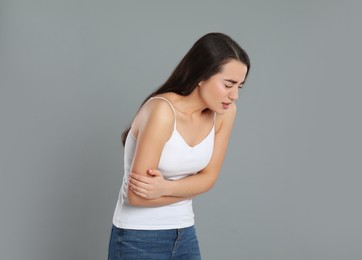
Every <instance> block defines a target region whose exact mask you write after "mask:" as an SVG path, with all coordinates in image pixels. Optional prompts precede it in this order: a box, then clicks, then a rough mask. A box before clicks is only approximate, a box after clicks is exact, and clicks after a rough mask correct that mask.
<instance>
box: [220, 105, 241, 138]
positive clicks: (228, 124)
mask: <svg viewBox="0 0 362 260" xmlns="http://www.w3.org/2000/svg"><path fill="white" fill-rule="evenodd" d="M236 111H237V108H236V105H235V104H232V105H231V106H230V107H229V109H228V110H227V111H226V112H225V113H224V114H217V115H216V123H215V128H216V133H218V132H220V131H223V130H227V131H230V130H231V128H232V126H233V123H234V120H235V115H236Z"/></svg>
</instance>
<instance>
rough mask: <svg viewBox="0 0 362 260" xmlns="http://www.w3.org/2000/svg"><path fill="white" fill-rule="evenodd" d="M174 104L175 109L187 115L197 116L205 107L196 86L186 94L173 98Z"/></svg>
mask: <svg viewBox="0 0 362 260" xmlns="http://www.w3.org/2000/svg"><path fill="white" fill-rule="evenodd" d="M175 106H176V109H177V110H179V111H180V112H181V113H182V114H184V115H185V116H187V117H194V116H199V115H201V114H202V113H203V112H204V111H205V109H207V106H206V104H205V102H204V101H203V99H202V98H201V96H200V93H199V88H198V87H197V88H195V89H194V91H193V92H192V93H191V94H190V95H188V96H178V98H177V99H176V100H175Z"/></svg>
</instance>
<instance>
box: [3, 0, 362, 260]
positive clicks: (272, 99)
mask: <svg viewBox="0 0 362 260" xmlns="http://www.w3.org/2000/svg"><path fill="white" fill-rule="evenodd" d="M361 8H362V3H361V2H360V1H327V0H326V1H322V0H317V1H316V0H314V1H312V0H310V1H286V0H274V1H258V0H256V1H255V0H253V1H252V0H250V1H178V2H176V1H100V0H92V1H84V0H83V1H82V0H62V1H60V0H59V1H54V0H50V1H49V0H43V1H41V0H39V1H36V0H32V1H18V0H7V1H6V0H5V1H4V0H2V1H0V120H1V121H0V122H1V128H0V131H1V134H0V171H1V181H0V203H1V214H0V259H4V260H7V259H14V260H15V259H34V260H40V259H52V260H56V259H59V260H63V259H105V258H106V254H107V245H108V239H109V232H110V228H111V218H112V214H113V210H114V207H115V203H116V199H117V195H118V190H119V187H120V184H121V183H120V181H121V178H122V167H123V161H122V156H123V148H122V146H121V145H120V141H119V139H120V133H121V132H122V130H123V129H124V128H125V127H126V125H127V124H128V123H129V122H130V121H131V119H132V117H133V115H134V112H135V111H136V109H137V108H138V106H139V104H140V102H141V101H142V100H143V98H144V97H145V96H146V95H147V94H148V93H149V92H150V91H152V90H153V89H155V88H156V87H157V86H159V85H160V84H162V82H163V81H164V80H165V79H166V78H167V76H168V75H169V74H170V72H171V71H172V69H173V68H174V66H175V65H176V64H177V63H178V61H179V60H180V59H181V57H182V56H183V55H184V54H185V53H186V51H187V50H188V49H189V48H190V47H191V45H192V44H193V43H194V41H196V39H198V38H199V37H200V36H202V35H203V34H205V33H207V32H211V31H221V32H224V33H227V34H229V35H230V36H232V37H233V38H234V39H235V40H236V41H238V42H239V43H240V45H241V46H243V47H244V48H245V49H246V50H247V51H248V53H249V54H250V56H251V60H252V71H251V74H250V78H249V79H248V82H247V84H246V86H245V90H242V92H241V93H240V98H239V101H238V107H239V108H238V116H237V121H236V123H235V129H234V131H233V135H232V140H231V143H230V146H229V150H228V154H227V158H226V160H225V163H224V166H223V169H222V172H221V175H220V178H219V180H218V182H217V184H216V186H215V187H214V189H213V190H212V191H210V192H209V193H207V194H204V195H202V196H200V197H199V198H197V199H196V200H195V202H194V206H195V212H196V225H197V230H198V236H199V240H200V245H201V249H202V254H203V257H204V259H248V260H274V259H275V260H280V259H291V260H302V259H303V260H304V259H308V260H314V259H316V260H322V259H328V260H332V259H336V260H337V259H349V260H354V259H356V260H357V259H362V247H361V244H362V224H361V219H362V209H361V203H360V199H361V196H362V191H361V188H360V186H361V181H362V177H361V172H362V171H361V154H362V153H361V145H362V144H361V137H360V134H361V132H362V123H361V108H362V105H361V101H360V99H361V95H362V90H361V80H360V77H361V73H360V70H361V58H362V57H361V56H362V55H361V46H362V37H361V30H360V24H361V23H362V18H361V16H360V12H361Z"/></svg>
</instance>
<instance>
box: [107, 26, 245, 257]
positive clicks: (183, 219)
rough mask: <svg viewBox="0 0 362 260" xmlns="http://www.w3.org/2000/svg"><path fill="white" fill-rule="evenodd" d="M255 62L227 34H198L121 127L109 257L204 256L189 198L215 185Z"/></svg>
mask: <svg viewBox="0 0 362 260" xmlns="http://www.w3.org/2000/svg"><path fill="white" fill-rule="evenodd" d="M249 69H250V62H249V57H248V55H247V53H246V52H245V51H244V50H243V49H242V48H241V47H240V46H239V45H238V44H237V43H236V42H235V41H234V40H232V39H231V38H230V37H229V36H227V35H225V34H222V33H209V34H206V35H205V36H203V37H201V38H200V39H199V40H198V41H197V42H196V43H195V44H194V45H193V47H192V48H191V49H190V50H189V52H188V53H187V54H186V55H185V57H184V58H183V59H182V60H181V62H180V63H179V65H178V66H177V67H176V68H175V70H174V71H173V73H172V74H171V76H170V77H169V79H168V80H167V81H166V82H165V83H164V84H163V85H162V86H161V87H160V88H159V89H157V90H156V91H155V92H153V93H152V94H150V95H149V96H148V97H147V98H146V99H145V101H144V102H143V104H142V106H141V108H140V109H139V111H138V113H137V114H136V116H135V118H134V120H133V122H132V124H131V127H130V128H128V129H127V130H126V131H125V132H124V133H123V135H122V142H123V145H124V146H125V151H124V167H125V172H124V178H123V184H122V188H121V190H120V194H119V199H118V202H117V205H116V209H115V212H114V216H113V227H112V232H111V238H110V244H109V257H108V259H111V260H114V259H157V260H163V259H187V260H194V259H201V256H200V250H199V246H198V241H197V238H196V234H195V229H194V214H193V210H192V200H191V199H192V198H193V197H195V196H197V195H199V194H201V193H204V192H207V191H208V190H210V189H211V188H212V186H213V185H214V183H215V181H216V179H217V177H218V174H219V170H220V168H221V165H222V162H223V160H224V155H225V152H226V148H227V144H228V140H229V136H230V133H231V129H232V125H233V122H234V117H235V113H236V106H235V101H236V100H237V99H238V91H239V89H240V88H241V87H242V86H243V84H244V82H245V79H246V77H247V74H248V72H249Z"/></svg>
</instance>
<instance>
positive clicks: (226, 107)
mask: <svg viewBox="0 0 362 260" xmlns="http://www.w3.org/2000/svg"><path fill="white" fill-rule="evenodd" d="M221 104H222V107H223V108H224V109H228V108H229V107H230V104H231V103H226V102H222V103H221Z"/></svg>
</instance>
